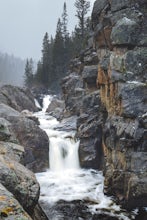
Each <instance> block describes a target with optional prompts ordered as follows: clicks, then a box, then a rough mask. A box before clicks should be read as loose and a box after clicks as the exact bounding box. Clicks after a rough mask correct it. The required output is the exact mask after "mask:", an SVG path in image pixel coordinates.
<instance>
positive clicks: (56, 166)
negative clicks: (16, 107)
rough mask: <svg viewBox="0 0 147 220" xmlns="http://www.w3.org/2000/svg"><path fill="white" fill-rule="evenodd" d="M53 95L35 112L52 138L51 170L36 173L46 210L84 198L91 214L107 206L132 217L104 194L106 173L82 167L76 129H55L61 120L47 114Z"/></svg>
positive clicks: (110, 210)
mask: <svg viewBox="0 0 147 220" xmlns="http://www.w3.org/2000/svg"><path fill="white" fill-rule="evenodd" d="M51 99H52V97H51V96H46V97H45V98H44V100H43V109H42V111H40V112H38V113H35V116H37V117H38V118H39V121H40V127H41V128H42V129H43V130H45V131H46V133H47V134H48V136H49V140H50V145H49V170H47V171H46V172H43V173H38V174H36V177H37V180H38V182H39V183H40V186H41V195H40V202H41V204H46V205H45V206H46V207H47V208H46V210H49V208H48V207H51V206H53V207H54V205H55V204H56V203H57V202H58V201H61V200H63V201H66V202H67V201H68V202H73V201H84V203H85V204H86V207H88V209H89V210H90V212H91V213H92V214H93V213H100V212H101V211H102V210H105V213H107V215H108V216H115V217H117V219H120V220H129V219H133V218H128V217H127V215H125V214H123V213H122V212H121V210H120V207H119V206H117V205H115V204H114V203H113V201H112V200H111V198H109V197H106V196H105V195H104V193H103V185H104V184H103V181H104V177H103V175H102V173H101V172H100V171H96V170H92V169H89V170H84V169H81V168H80V166H79V158H78V146H79V142H78V141H75V140H74V135H75V134H74V132H65V131H61V130H56V129H55V127H56V126H57V125H58V124H59V122H58V121H57V120H56V119H55V118H53V117H52V116H49V115H47V114H45V111H46V108H47V107H48V105H49V103H50V101H51ZM49 212H52V211H49ZM103 212H104V211H102V213H103ZM118 212H119V214H118ZM65 215H66V214H65ZM49 219H52V220H58V219H59V220H60V219H64V216H63V217H62V218H61V216H58V215H57V214H55V215H53V216H50V214H49ZM66 219H80V217H78V216H77V218H66ZM84 219H89V218H84ZM91 219H92V218H91Z"/></svg>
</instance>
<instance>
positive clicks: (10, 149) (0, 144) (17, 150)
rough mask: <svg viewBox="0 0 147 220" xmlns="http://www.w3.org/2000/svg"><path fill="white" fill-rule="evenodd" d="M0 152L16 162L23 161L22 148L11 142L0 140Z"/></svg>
mask: <svg viewBox="0 0 147 220" xmlns="http://www.w3.org/2000/svg"><path fill="white" fill-rule="evenodd" d="M0 154H1V155H3V157H4V158H5V157H7V158H8V157H9V158H10V159H11V160H14V161H17V162H18V163H22V164H23V162H24V148H23V147H22V146H21V145H18V144H14V143H11V142H4V141H0Z"/></svg>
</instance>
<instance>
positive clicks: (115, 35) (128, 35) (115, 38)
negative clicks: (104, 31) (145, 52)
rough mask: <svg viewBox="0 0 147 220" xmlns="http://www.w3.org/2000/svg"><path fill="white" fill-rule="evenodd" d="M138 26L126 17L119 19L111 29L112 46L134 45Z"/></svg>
mask: <svg viewBox="0 0 147 220" xmlns="http://www.w3.org/2000/svg"><path fill="white" fill-rule="evenodd" d="M139 30H140V28H139V25H138V24H137V23H136V21H134V20H131V19H129V18H127V17H124V18H122V19H120V20H119V21H118V22H117V23H116V25H115V26H114V27H113V29H112V32H111V39H112V44H113V45H130V46H132V45H136V44H137V40H138V34H139Z"/></svg>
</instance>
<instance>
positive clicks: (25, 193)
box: [0, 156, 39, 214]
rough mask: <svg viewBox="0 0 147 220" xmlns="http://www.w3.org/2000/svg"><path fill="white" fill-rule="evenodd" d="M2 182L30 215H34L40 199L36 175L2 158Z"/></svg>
mask: <svg viewBox="0 0 147 220" xmlns="http://www.w3.org/2000/svg"><path fill="white" fill-rule="evenodd" d="M0 173H1V175H0V182H1V183H2V184H3V185H4V186H5V187H6V188H7V189H8V190H9V191H10V192H11V193H13V195H15V198H16V199H17V200H18V201H19V202H20V204H21V205H22V206H23V207H24V209H25V210H26V211H27V212H28V213H30V214H31V213H32V212H33V209H34V207H35V205H36V204H37V202H38V198H39V184H38V183H37V180H36V178H35V175H34V174H33V173H32V172H31V171H29V170H28V169H26V168H25V167H24V166H23V165H21V164H19V163H18V162H16V161H13V160H10V159H9V158H6V157H5V159H4V157H3V156H0Z"/></svg>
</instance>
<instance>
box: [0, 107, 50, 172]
mask: <svg viewBox="0 0 147 220" xmlns="http://www.w3.org/2000/svg"><path fill="white" fill-rule="evenodd" d="M0 117H1V118H3V119H0V136H2V138H1V139H0V140H2V141H3V140H4V141H8V140H9V139H11V141H12V142H15V143H20V144H21V145H22V146H24V149H25V153H24V155H25V157H24V164H25V166H26V167H27V168H29V169H30V170H32V171H34V172H41V171H44V170H46V169H47V168H48V164H49V156H48V151H49V140H48V136H47V135H46V133H45V132H44V131H43V130H41V129H40V128H39V126H38V121H37V120H36V119H35V117H33V116H32V115H31V114H28V113H27V114H26V113H24V111H23V112H21V113H20V112H18V111H17V110H15V109H13V108H12V107H10V106H8V105H6V104H3V103H0ZM6 120H7V121H6Z"/></svg>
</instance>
